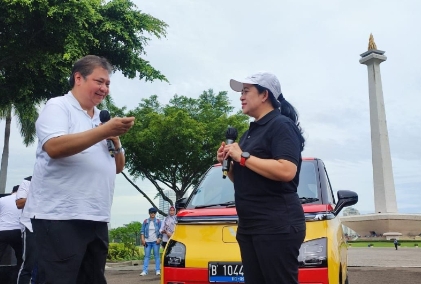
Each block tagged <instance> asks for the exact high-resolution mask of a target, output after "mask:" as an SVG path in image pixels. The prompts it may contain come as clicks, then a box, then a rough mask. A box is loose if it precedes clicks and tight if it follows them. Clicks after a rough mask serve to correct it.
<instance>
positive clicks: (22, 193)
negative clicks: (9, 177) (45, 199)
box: [16, 180, 32, 232]
mask: <svg viewBox="0 0 421 284" xmlns="http://www.w3.org/2000/svg"><path fill="white" fill-rule="evenodd" d="M30 184H31V182H30V181H29V180H23V181H22V183H21V184H20V185H19V189H18V191H17V192H16V200H18V199H22V198H28V192H29V185H30ZM23 211H25V207H24V208H23V209H22V212H23ZM20 223H21V224H22V232H23V231H25V227H26V228H28V230H29V231H31V232H32V223H31V220H30V219H29V218H28V217H23V216H21V217H20Z"/></svg>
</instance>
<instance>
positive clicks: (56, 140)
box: [22, 55, 134, 284]
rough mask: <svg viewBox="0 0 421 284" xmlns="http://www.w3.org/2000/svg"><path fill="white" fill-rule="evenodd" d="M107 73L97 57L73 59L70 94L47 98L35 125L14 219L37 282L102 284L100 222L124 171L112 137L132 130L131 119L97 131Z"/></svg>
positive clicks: (103, 231)
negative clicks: (31, 158)
mask: <svg viewBox="0 0 421 284" xmlns="http://www.w3.org/2000/svg"><path fill="white" fill-rule="evenodd" d="M112 70H113V68H112V66H111V64H110V63H109V62H108V61H107V60H106V59H105V58H102V57H98V56H95V55H88V56H85V57H83V58H81V59H79V60H78V61H77V62H76V63H75V64H74V66H73V68H72V74H71V76H70V79H69V84H70V87H71V91H70V92H69V93H67V94H66V95H64V96H60V97H55V98H52V99H50V100H49V101H48V102H47V103H46V105H45V107H44V109H43V110H42V112H41V113H40V115H39V117H38V119H37V121H36V124H35V126H36V133H37V137H38V148H37V152H36V161H35V166H34V172H33V175H32V180H31V185H30V190H29V194H28V199H27V200H26V204H25V210H24V212H23V215H22V216H24V217H28V218H30V219H31V222H32V227H33V230H34V233H35V243H36V246H37V247H38V267H39V271H40V272H41V273H42V277H43V281H45V283H54V284H75V283H78V284H79V283H89V284H97V283H100V284H103V283H106V280H105V276H104V272H105V262H106V258H107V253H108V226H107V223H108V222H109V221H110V214H111V204H112V199H113V194H114V182H115V177H116V173H120V172H121V171H122V170H123V168H124V164H125V157H124V151H123V149H122V148H121V144H120V139H119V138H118V136H119V135H122V134H124V133H126V132H127V131H128V130H129V129H130V128H131V127H132V126H133V124H134V117H114V118H112V119H110V120H109V121H108V122H107V123H104V124H101V121H100V118H99V113H100V111H99V109H98V108H97V107H96V106H97V105H98V104H99V103H101V102H102V101H103V100H104V98H105V97H106V96H107V95H108V93H109V87H110V74H111V73H112ZM107 139H110V140H112V142H113V143H114V146H115V151H114V152H113V153H110V150H109V149H108V146H107V141H106V140H107Z"/></svg>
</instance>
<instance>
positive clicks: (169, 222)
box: [160, 206, 177, 249]
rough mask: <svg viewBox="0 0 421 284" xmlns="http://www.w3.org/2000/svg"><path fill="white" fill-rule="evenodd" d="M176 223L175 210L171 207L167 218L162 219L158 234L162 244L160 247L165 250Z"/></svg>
mask: <svg viewBox="0 0 421 284" xmlns="http://www.w3.org/2000/svg"><path fill="white" fill-rule="evenodd" d="M176 223H177V216H175V208H174V206H171V207H170V209H169V210H168V216H166V217H165V218H164V220H163V221H162V223H161V229H160V232H161V234H162V242H161V245H162V247H163V248H164V249H165V247H166V246H167V242H168V240H169V239H170V238H171V236H172V234H173V233H174V230H175V224H176Z"/></svg>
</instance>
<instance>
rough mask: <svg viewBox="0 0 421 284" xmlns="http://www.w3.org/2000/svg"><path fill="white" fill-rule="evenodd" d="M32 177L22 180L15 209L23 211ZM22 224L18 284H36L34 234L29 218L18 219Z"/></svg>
mask: <svg viewBox="0 0 421 284" xmlns="http://www.w3.org/2000/svg"><path fill="white" fill-rule="evenodd" d="M31 179H32V176H29V177H26V178H24V179H23V181H22V183H21V184H20V186H19V189H18V191H17V193H16V207H17V208H19V209H22V210H23V211H24V210H25V209H24V208H25V203H26V199H27V197H28V193H29V186H30V184H31ZM20 223H21V224H22V243H23V255H22V258H23V263H22V266H21V267H20V270H19V274H18V284H28V283H29V281H31V283H33V284H36V283H39V282H38V280H37V273H36V271H37V270H36V269H34V268H35V267H36V260H37V246H36V245H35V234H34V232H33V230H32V224H31V220H30V219H29V218H25V217H22V216H21V218H20Z"/></svg>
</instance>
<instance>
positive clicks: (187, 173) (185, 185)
mask: <svg viewBox="0 0 421 284" xmlns="http://www.w3.org/2000/svg"><path fill="white" fill-rule="evenodd" d="M232 111H233V107H232V106H230V104H229V100H228V98H227V94H226V92H219V93H218V94H215V93H214V92H213V90H208V91H205V92H203V93H202V94H201V95H200V97H199V98H198V99H193V98H187V97H184V96H178V95H175V96H174V97H173V98H172V99H171V100H170V102H169V104H168V105H165V106H161V104H160V103H159V102H158V98H157V96H156V95H154V96H151V97H150V98H148V99H143V100H142V102H141V103H140V104H139V106H138V107H137V108H136V109H134V110H132V111H129V113H128V115H130V116H135V117H136V121H135V125H134V126H133V128H132V129H131V130H130V131H129V132H128V133H126V134H125V135H124V136H122V137H121V140H122V143H123V145H124V147H125V149H126V168H127V169H128V170H129V173H130V175H132V176H133V177H135V178H139V177H140V178H142V179H145V178H146V179H148V180H149V181H150V182H151V183H152V184H153V185H154V186H155V187H156V189H157V191H158V194H159V195H161V196H162V197H163V198H164V199H165V200H167V201H168V202H170V204H172V201H171V200H170V199H169V198H167V197H166V196H165V195H164V194H163V192H164V190H166V189H171V190H173V191H174V192H175V194H176V198H177V199H179V198H181V197H183V195H184V194H185V193H186V191H187V190H188V189H189V188H190V187H192V186H195V185H197V184H198V182H199V179H200V177H201V176H202V175H203V174H204V173H205V172H206V170H207V169H208V168H209V166H211V165H212V164H213V163H215V162H216V150H217V148H218V147H219V145H220V143H221V141H223V140H225V132H226V130H227V127H228V126H230V125H231V126H234V127H236V128H237V130H238V132H239V133H242V132H244V131H245V129H246V128H247V126H248V117H247V116H246V115H243V114H242V113H241V112H238V113H236V114H231V113H232ZM132 184H133V185H134V186H135V184H134V183H132ZM148 200H149V201H150V202H151V203H152V204H153V202H152V201H151V200H150V199H149V198H148ZM155 207H157V206H155ZM160 213H161V214H163V215H166V213H167V212H160Z"/></svg>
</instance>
